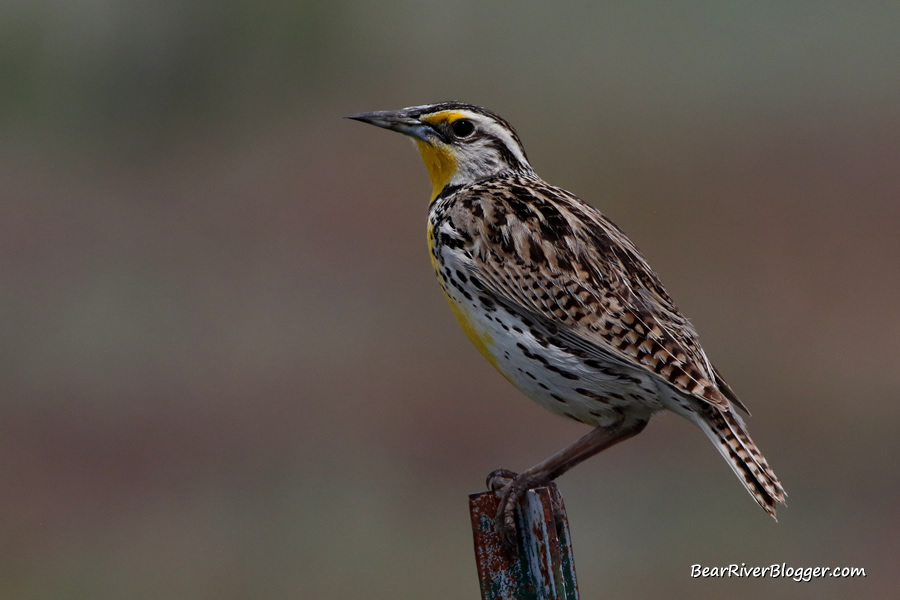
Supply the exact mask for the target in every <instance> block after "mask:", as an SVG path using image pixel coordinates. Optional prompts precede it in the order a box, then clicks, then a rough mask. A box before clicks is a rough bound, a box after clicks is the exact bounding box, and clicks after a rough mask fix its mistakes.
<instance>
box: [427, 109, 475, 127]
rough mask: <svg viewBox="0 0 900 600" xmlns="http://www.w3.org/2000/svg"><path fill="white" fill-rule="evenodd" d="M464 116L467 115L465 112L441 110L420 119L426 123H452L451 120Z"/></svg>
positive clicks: (463, 117)
mask: <svg viewBox="0 0 900 600" xmlns="http://www.w3.org/2000/svg"><path fill="white" fill-rule="evenodd" d="M465 118H467V115H466V114H465V113H461V112H459V111H456V110H442V111H441V112H438V113H434V114H433V115H428V116H427V117H422V120H423V121H425V122H426V123H431V124H432V125H434V124H435V123H441V122H448V123H452V122H453V121H457V120H459V119H465Z"/></svg>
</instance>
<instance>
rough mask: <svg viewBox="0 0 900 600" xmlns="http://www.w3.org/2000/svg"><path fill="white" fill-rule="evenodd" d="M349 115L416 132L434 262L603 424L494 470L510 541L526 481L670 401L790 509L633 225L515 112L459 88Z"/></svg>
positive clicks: (529, 391) (488, 351)
mask: <svg viewBox="0 0 900 600" xmlns="http://www.w3.org/2000/svg"><path fill="white" fill-rule="evenodd" d="M347 118H349V119H354V120H356V121H361V122H364V123H368V124H371V125H375V126H377V127H381V128H384V129H388V130H391V131H396V132H399V133H402V134H404V135H406V136H408V137H410V138H412V140H413V141H414V142H415V145H416V146H417V148H418V150H419V153H420V154H421V156H422V159H423V160H424V162H425V166H426V168H427V170H428V174H429V178H430V180H431V185H432V193H431V201H430V203H429V207H428V227H427V237H428V245H429V250H430V253H431V264H432V266H433V268H434V272H435V274H436V275H437V278H438V280H439V282H440V285H441V288H442V290H443V292H444V295H445V296H446V299H447V302H448V303H449V305H450V308H451V309H452V311H453V314H454V315H455V316H456V319H457V320H458V321H459V324H460V325H461V327H462V329H463V331H464V332H465V334H466V336H467V337H468V338H469V339H470V340H471V342H472V343H473V344H474V346H475V347H476V348H477V349H478V351H479V352H480V353H481V354H482V355H484V357H485V358H486V359H487V360H488V362H489V363H490V364H491V365H492V366H493V367H494V368H495V369H496V370H497V371H499V372H500V374H501V375H503V376H504V377H505V378H506V379H507V380H509V382H510V383H512V384H513V385H514V386H515V387H517V388H518V389H519V390H520V391H521V392H523V393H524V394H525V395H526V396H528V397H530V398H531V399H533V400H534V401H536V402H537V403H538V404H539V405H541V406H543V407H544V408H546V409H548V410H550V412H553V413H556V414H558V415H561V416H563V417H567V418H569V419H573V420H575V421H578V422H581V423H583V424H585V425H589V426H591V427H592V428H593V429H591V431H589V432H588V433H587V434H585V435H584V436H583V437H581V438H579V439H578V440H577V441H575V442H574V443H573V444H571V445H570V446H568V447H566V448H564V449H562V450H561V451H559V452H557V453H555V454H554V455H552V456H550V457H549V458H547V459H546V460H544V461H542V462H540V463H538V464H536V465H534V466H533V467H531V468H529V469H526V470H525V471H522V472H521V473H516V472H513V471H510V470H508V469H497V470H495V471H493V472H492V473H491V474H490V475H489V476H488V478H487V485H488V488H489V489H490V490H493V491H494V492H497V493H498V495H499V506H498V510H497V515H496V518H497V523H498V526H499V527H500V528H501V529H502V532H503V535H504V539H505V540H506V541H507V542H509V543H513V541H514V540H515V537H516V535H517V533H516V526H515V510H516V506H517V504H518V503H519V501H520V499H521V497H522V495H523V494H524V493H525V492H526V491H527V490H529V489H532V488H535V487H539V486H542V485H546V484H548V483H549V482H551V481H553V480H554V479H556V478H557V477H559V476H560V475H562V474H563V473H565V472H567V471H568V470H569V469H571V468H572V467H574V466H575V465H577V464H579V463H581V462H583V461H584V460H586V459H588V458H590V457H592V456H594V455H596V454H597V453H599V452H601V451H602V450H605V449H607V448H609V447H610V446H612V445H614V444H617V443H619V442H621V441H624V440H626V439H628V438H630V437H633V436H634V435H637V434H638V433H640V432H641V431H642V430H643V429H644V427H645V426H646V425H647V423H648V421H649V419H650V417H651V416H652V415H654V414H655V413H658V412H661V411H665V410H668V411H671V412H674V413H676V414H678V415H680V416H682V417H684V418H685V419H687V420H688V421H690V422H692V423H694V424H695V425H697V426H698V427H699V428H700V429H701V430H702V431H703V432H704V433H705V434H706V435H707V437H708V438H709V439H710V440H711V441H712V443H713V444H714V445H715V447H716V449H717V450H718V451H719V453H720V454H721V455H722V457H723V458H724V459H725V461H726V462H727V463H728V465H729V466H730V467H731V469H732V470H733V471H734V473H735V474H736V475H737V477H738V479H739V480H740V481H741V483H742V484H743V485H744V487H745V488H746V489H747V491H748V492H749V493H750V495H751V496H752V497H753V499H754V500H756V502H757V503H758V504H759V505H760V506H761V507H762V508H763V510H765V512H766V513H768V514H769V515H771V516H772V517H773V518H775V516H776V508H777V506H778V504H783V503H784V502H785V497H786V493H785V491H784V488H783V487H782V485H781V483H780V482H779V480H778V477H776V475H775V473H774V471H773V470H772V468H771V467H770V466H769V464H768V462H767V461H766V459H765V457H764V456H763V454H762V453H761V452H760V451H759V449H758V448H757V446H756V444H755V443H754V442H753V440H751V438H750V435H749V434H748V432H747V427H746V425H745V423H744V420H743V418H742V417H741V415H740V414H739V412H738V411H743V412H744V413H745V414H747V415H748V416H749V414H750V413H749V411H748V410H747V408H746V406H744V404H743V403H742V402H741V401H740V400H739V399H738V397H737V395H736V394H735V392H734V391H733V390H732V388H731V387H730V386H729V385H728V384H727V383H726V382H725V380H724V379H723V378H722V376H721V374H720V373H719V371H718V370H717V369H716V368H715V367H714V366H713V364H712V362H710V360H709V358H708V357H707V355H706V352H704V350H703V348H702V347H701V346H700V342H699V340H698V336H697V332H696V330H695V329H694V327H693V325H692V324H691V323H690V322H689V321H688V320H687V319H686V318H685V317H684V316H683V315H682V314H681V312H680V311H679V310H678V308H677V307H676V305H675V303H674V302H673V300H672V299H671V297H670V296H669V294H668V293H667V292H666V290H665V288H664V287H663V285H662V283H661V282H660V279H659V277H658V276H657V274H656V273H655V272H654V271H653V269H652V268H651V267H650V266H649V264H648V263H647V261H646V260H645V258H644V256H643V254H641V252H640V251H639V250H638V248H637V246H635V244H634V243H633V242H632V241H631V240H630V239H629V238H628V237H627V236H626V235H625V233H624V232H623V231H622V230H621V229H620V228H619V227H618V226H616V225H615V224H614V223H613V222H612V221H610V220H609V219H608V218H607V217H605V216H604V215H603V214H602V213H601V212H600V211H599V210H598V209H596V208H594V207H593V206H591V205H589V204H587V203H586V202H584V201H583V200H581V199H580V198H579V197H577V196H576V195H574V194H572V193H570V192H568V191H566V190H564V189H562V188H559V187H556V186H553V185H551V184H549V183H547V182H546V181H544V180H543V179H541V178H540V177H539V176H538V175H537V173H535V171H534V169H533V168H532V166H531V164H530V162H529V161H528V157H527V155H526V154H525V148H524V146H523V145H522V141H521V139H520V138H519V135H518V134H517V133H516V131H515V129H513V127H512V126H511V125H510V124H509V123H508V122H507V121H506V120H505V119H503V118H502V117H500V116H499V115H498V114H496V113H494V112H492V111H490V110H488V109H485V108H482V107H480V106H476V105H473V104H466V103H463V102H456V101H450V102H439V103H435V104H426V105H421V106H412V107H408V108H404V109H401V110H395V111H377V112H367V113H359V114H354V115H350V116H348V117H347ZM776 520H777V519H776Z"/></svg>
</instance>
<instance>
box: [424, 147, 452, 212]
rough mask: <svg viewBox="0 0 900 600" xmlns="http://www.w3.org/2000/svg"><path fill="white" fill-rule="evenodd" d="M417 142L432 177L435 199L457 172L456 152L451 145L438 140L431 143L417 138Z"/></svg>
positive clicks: (433, 197)
mask: <svg viewBox="0 0 900 600" xmlns="http://www.w3.org/2000/svg"><path fill="white" fill-rule="evenodd" d="M415 142H416V146H418V147H419V154H421V155H422V160H424V161H425V168H427V169H428V177H429V178H431V199H432V200H434V199H435V198H437V195H438V194H440V193H441V190H442V189H444V186H445V185H447V184H448V183H450V180H451V179H452V178H453V176H454V175H455V174H456V166H457V163H456V154H455V153H454V152H453V149H452V148H450V146H448V145H446V144H442V143H441V142H438V141H435V142H434V143H430V142H425V141H422V140H419V139H417V140H415Z"/></svg>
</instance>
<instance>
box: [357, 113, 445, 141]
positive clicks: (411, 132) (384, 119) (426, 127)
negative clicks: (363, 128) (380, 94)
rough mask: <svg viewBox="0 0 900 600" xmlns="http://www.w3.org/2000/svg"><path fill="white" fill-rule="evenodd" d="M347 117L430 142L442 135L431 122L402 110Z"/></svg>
mask: <svg viewBox="0 0 900 600" xmlns="http://www.w3.org/2000/svg"><path fill="white" fill-rule="evenodd" d="M346 118H347V119H353V120H354V121H362V122H363V123H369V124H370V125H375V126H376V127H383V128H384V129H390V130H391V131H398V132H400V133H402V134H404V135H408V136H410V137H413V138H416V139H420V140H422V141H424V142H430V141H431V140H432V139H433V138H435V137H437V138H439V139H440V138H441V135H440V134H439V133H438V132H437V130H435V129H434V127H432V126H431V125H430V124H429V123H426V122H424V121H422V120H420V119H419V118H418V117H412V116H410V115H408V114H406V112H405V111H402V110H379V111H375V112H368V113H357V114H355V115H348V116H347V117H346Z"/></svg>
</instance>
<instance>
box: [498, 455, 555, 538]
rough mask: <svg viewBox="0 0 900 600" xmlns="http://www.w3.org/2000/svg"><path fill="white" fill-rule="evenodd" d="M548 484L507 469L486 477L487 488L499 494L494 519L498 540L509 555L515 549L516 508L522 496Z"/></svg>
mask: <svg viewBox="0 0 900 600" xmlns="http://www.w3.org/2000/svg"><path fill="white" fill-rule="evenodd" d="M548 483H550V481H549V480H545V479H543V478H540V477H535V476H533V475H530V474H529V473H528V472H527V471H526V472H525V473H521V474H517V473H514V472H513V471H510V470H509V469H497V470H496V471H494V472H492V473H491V474H490V475H488V476H487V487H488V489H489V490H491V491H492V492H499V494H500V503H499V505H498V506H497V514H496V515H495V516H494V518H495V519H496V521H497V527H498V528H499V529H500V539H501V540H502V542H503V546H504V547H505V548H506V550H507V551H508V552H510V553H512V551H513V550H514V549H515V548H516V537H517V531H516V507H517V506H518V505H519V501H520V500H521V499H522V495H523V494H524V493H525V492H527V491H528V490H530V489H532V488H536V487H541V486H542V485H547V484H548Z"/></svg>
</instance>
